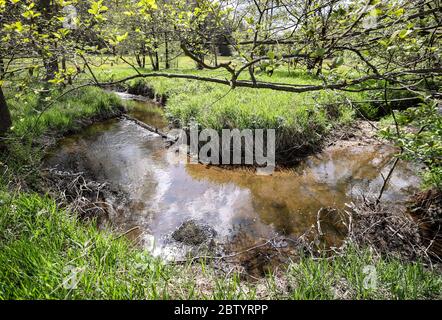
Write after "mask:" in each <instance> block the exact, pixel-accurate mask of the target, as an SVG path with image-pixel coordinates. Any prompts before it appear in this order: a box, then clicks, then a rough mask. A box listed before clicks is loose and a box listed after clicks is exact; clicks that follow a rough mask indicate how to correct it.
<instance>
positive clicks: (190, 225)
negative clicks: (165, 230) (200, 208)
mask: <svg viewBox="0 0 442 320" xmlns="http://www.w3.org/2000/svg"><path fill="white" fill-rule="evenodd" d="M215 236H216V231H215V230H214V229H213V228H212V227H211V226H209V225H206V224H203V223H200V222H197V221H195V220H187V221H185V222H183V224H181V226H180V227H179V228H178V229H177V230H175V231H174V232H173V233H172V238H173V239H174V240H175V241H178V242H182V243H184V244H187V245H191V246H197V245H200V244H203V243H205V242H208V241H210V240H212V239H213V237H215Z"/></svg>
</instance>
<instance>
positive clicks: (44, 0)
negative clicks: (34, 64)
mask: <svg viewBox="0 0 442 320" xmlns="http://www.w3.org/2000/svg"><path fill="white" fill-rule="evenodd" d="M38 9H39V11H40V12H41V13H42V17H43V19H44V20H45V21H46V22H48V25H49V22H50V20H51V19H52V18H53V16H54V11H55V4H53V3H51V0H40V1H39V3H38ZM46 27H47V26H42V25H40V26H39V32H43V31H46V30H44V29H45V28H46ZM49 33H50V32H49ZM48 53H50V52H44V51H43V52H40V54H41V55H42V59H43V65H44V67H45V70H46V77H45V80H46V81H49V80H52V79H54V78H55V74H56V73H57V72H58V71H59V69H58V57H57V56H56V55H55V53H53V54H52V55H51V54H48Z"/></svg>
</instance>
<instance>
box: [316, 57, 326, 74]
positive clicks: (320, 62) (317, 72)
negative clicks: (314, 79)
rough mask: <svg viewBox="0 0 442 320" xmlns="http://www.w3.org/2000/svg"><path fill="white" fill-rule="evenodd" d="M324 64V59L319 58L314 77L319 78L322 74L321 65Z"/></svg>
mask: <svg viewBox="0 0 442 320" xmlns="http://www.w3.org/2000/svg"><path fill="white" fill-rule="evenodd" d="M323 63H324V59H323V58H320V59H319V61H318V69H317V71H316V76H320V75H321V74H322V65H323Z"/></svg>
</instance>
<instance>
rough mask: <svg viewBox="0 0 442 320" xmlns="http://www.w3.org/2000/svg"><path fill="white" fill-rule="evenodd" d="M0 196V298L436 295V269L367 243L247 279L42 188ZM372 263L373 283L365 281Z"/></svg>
mask: <svg viewBox="0 0 442 320" xmlns="http://www.w3.org/2000/svg"><path fill="white" fill-rule="evenodd" d="M0 199H1V202H0V203H1V205H0V280H1V281H0V299H255V298H271V299H335V298H355V299H423V298H433V299H437V298H441V292H442V277H441V275H440V274H437V273H435V272H429V271H427V270H425V269H424V268H423V266H422V264H419V263H414V264H404V263H402V262H400V261H398V260H394V259H379V258H376V257H374V256H373V255H372V254H371V253H370V251H368V250H357V249H355V248H349V250H348V251H347V252H346V253H345V254H344V255H342V256H339V257H336V258H334V259H313V258H311V257H303V258H301V259H300V260H299V261H297V262H293V263H292V264H290V265H289V267H288V269H287V270H286V271H280V272H279V274H278V275H275V274H269V275H268V276H267V277H266V278H264V279H262V280H260V281H258V282H255V281H246V280H244V279H243V278H242V277H241V276H240V275H239V274H237V273H233V274H231V275H228V276H225V275H223V274H220V273H219V272H216V271H215V270H214V269H213V268H212V267H211V265H210V263H208V262H202V263H201V264H200V265H193V266H191V265H183V266H179V265H170V264H165V263H164V262H162V261H161V260H158V259H155V258H153V257H152V256H150V254H149V253H148V252H145V251H142V250H141V249H139V248H134V247H133V246H131V245H130V243H129V242H128V241H127V240H125V239H124V238H118V237H116V235H115V234H113V233H111V232H109V231H99V230H98V229H97V228H96V226H95V225H94V223H93V222H88V223H85V222H80V221H78V220H77V218H76V216H75V215H74V214H72V213H71V212H66V211H65V210H63V209H62V208H59V207H57V205H56V203H55V202H54V201H53V200H51V199H50V198H48V197H45V196H40V195H37V194H33V193H22V194H15V195H14V194H7V193H5V192H2V194H1V195H0ZM371 265H372V266H373V267H374V268H375V270H376V275H377V283H376V286H375V287H373V289H365V287H364V279H365V278H366V274H364V268H365V267H366V266H371ZM73 272H75V273H73ZM73 274H76V277H72V275H73Z"/></svg>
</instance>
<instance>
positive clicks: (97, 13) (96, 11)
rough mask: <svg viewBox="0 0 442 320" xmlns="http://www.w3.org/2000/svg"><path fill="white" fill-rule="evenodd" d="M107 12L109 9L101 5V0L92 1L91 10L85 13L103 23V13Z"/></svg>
mask: <svg viewBox="0 0 442 320" xmlns="http://www.w3.org/2000/svg"><path fill="white" fill-rule="evenodd" d="M107 10H109V8H108V7H106V6H105V5H103V0H98V1H92V4H91V8H90V9H89V10H88V11H87V12H88V13H90V14H91V15H93V16H94V18H95V19H96V20H99V21H104V20H105V18H104V16H103V13H104V12H106V11H107Z"/></svg>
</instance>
